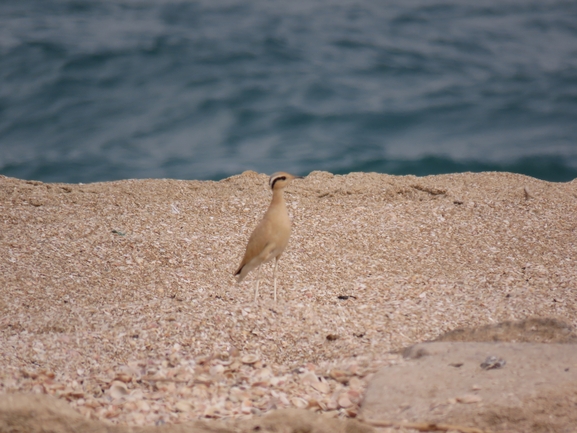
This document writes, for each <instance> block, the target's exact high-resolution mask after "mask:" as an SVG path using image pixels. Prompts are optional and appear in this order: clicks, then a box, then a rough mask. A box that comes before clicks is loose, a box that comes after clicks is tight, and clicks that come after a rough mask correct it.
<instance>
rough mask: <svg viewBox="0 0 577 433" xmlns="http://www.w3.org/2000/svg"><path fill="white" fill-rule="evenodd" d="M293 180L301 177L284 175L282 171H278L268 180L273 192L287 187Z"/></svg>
mask: <svg viewBox="0 0 577 433" xmlns="http://www.w3.org/2000/svg"><path fill="white" fill-rule="evenodd" d="M293 179H303V177H302V176H293V175H292V174H290V173H285V172H284V171H278V172H276V173H274V174H273V175H272V176H271V177H270V178H269V180H268V184H269V185H270V188H271V189H272V190H273V191H274V190H275V189H282V188H284V187H285V186H287V185H288V184H289V183H290V181H291V180H293Z"/></svg>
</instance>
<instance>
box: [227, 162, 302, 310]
mask: <svg viewBox="0 0 577 433" xmlns="http://www.w3.org/2000/svg"><path fill="white" fill-rule="evenodd" d="M293 179H302V177H300V176H293V175H292V174H289V173H284V172H278V173H275V174H273V175H272V176H271V177H270V178H269V185H270V187H271V189H272V200H271V202H270V205H269V207H268V209H267V211H266V213H265V214H264V216H263V217H262V220H261V221H260V222H259V223H258V225H257V226H256V228H255V229H254V231H253V232H252V234H251V235H250V238H249V239H248V244H247V246H246V251H245V253H244V257H243V259H242V262H241V263H240V266H239V267H238V269H237V271H236V272H235V274H234V275H238V280H237V281H238V282H239V283H240V282H241V281H242V280H243V279H244V277H246V275H247V274H248V273H249V272H250V271H252V270H253V269H255V268H259V274H258V276H257V281H256V289H255V292H254V300H255V302H256V300H257V297H258V286H259V283H260V265H262V264H263V263H267V262H269V261H271V260H272V259H275V262H274V270H273V280H274V300H275V302H276V268H277V264H278V259H279V258H280V256H281V254H282V253H283V251H284V250H285V248H286V246H287V244H288V241H289V237H290V234H291V222H290V219H289V216H288V211H287V208H286V202H285V200H284V194H283V190H284V188H285V187H286V186H287V185H288V184H289V183H290V181H291V180H293Z"/></svg>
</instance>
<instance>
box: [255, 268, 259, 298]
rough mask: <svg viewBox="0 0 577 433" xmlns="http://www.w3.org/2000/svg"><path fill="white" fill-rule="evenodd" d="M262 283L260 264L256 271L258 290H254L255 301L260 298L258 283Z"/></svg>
mask: <svg viewBox="0 0 577 433" xmlns="http://www.w3.org/2000/svg"><path fill="white" fill-rule="evenodd" d="M259 284H260V266H259V267H258V270H257V271H256V290H255V291H254V302H256V300H257V298H258V285H259Z"/></svg>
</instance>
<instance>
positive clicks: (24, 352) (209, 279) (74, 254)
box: [0, 172, 577, 425]
mask: <svg viewBox="0 0 577 433" xmlns="http://www.w3.org/2000/svg"><path fill="white" fill-rule="evenodd" d="M267 180H268V176H267V175H265V174H257V173H255V172H245V173H243V174H241V175H238V176H234V177H231V178H228V179H224V180H222V181H219V182H210V181H179V180H126V181H118V182H106V183H95V184H85V185H82V184H45V183H41V182H33V181H24V180H18V179H13V178H7V177H2V176H0V251H1V252H2V254H0V270H1V272H0V364H1V365H2V368H0V393H13V392H18V391H23V392H30V393H37V394H51V395H55V396H57V397H58V398H60V399H62V400H64V401H66V402H68V403H69V404H70V406H71V407H72V408H74V410H77V411H79V412H80V413H82V414H83V415H85V416H86V417H87V418H90V419H99V420H107V421H108V422H112V423H119V424H128V425H154V424H158V423H177V422H184V421H189V420H196V419H207V418H211V419H238V418H250V417H254V416H257V415H261V414H264V413H267V412H268V411H270V410H271V409H275V408H282V407H302V408H312V409H314V410H317V411H319V412H323V413H327V414H328V416H334V417H341V418H343V417H344V418H350V417H355V416H356V411H357V409H358V405H359V402H360V401H361V399H362V394H363V391H364V389H365V387H366V383H367V381H368V380H370V377H371V374H373V373H374V372H375V371H376V369H377V368H379V367H380V366H383V365H387V364H388V363H401V362H403V360H402V358H401V356H400V355H399V354H397V353H396V351H398V350H400V349H403V348H405V347H407V346H410V345H412V344H415V343H417V342H421V341H426V340H433V339H436V338H438V337H439V336H441V335H443V334H445V333H447V332H449V331H452V330H454V329H457V328H461V327H479V326H484V325H491V324H496V323H499V322H503V321H511V320H522V319H527V318H555V319H559V320H562V321H564V322H565V323H567V324H569V325H571V326H573V327H575V326H576V325H577V311H576V307H577V291H576V290H577V266H576V261H577V181H576V180H574V181H572V182H568V183H549V182H545V181H541V180H537V179H534V178H530V177H526V176H522V175H516V174H510V173H476V174H474V173H461V174H451V175H440V176H429V177H415V176H402V177H400V176H389V175H384V174H375V173H352V174H349V175H345V176H334V175H332V174H330V173H327V172H313V173H311V174H309V175H308V176H307V177H306V178H305V179H303V180H299V181H295V182H293V183H292V184H291V185H290V186H289V188H288V189H287V191H286V193H285V196H286V200H287V204H288V208H289V213H290V214H291V218H292V221H293V229H292V237H291V240H290V242H289V246H288V248H287V250H286V252H285V253H284V255H283V256H282V258H281V260H280V262H279V270H278V281H279V301H278V302H277V303H274V302H273V300H272V264H267V265H265V266H264V267H263V269H262V275H263V280H262V283H261V289H260V299H259V301H258V303H256V304H255V303H254V302H253V299H252V298H253V289H254V283H255V278H256V273H251V274H250V275H249V276H248V277H247V279H246V280H245V282H243V283H242V284H240V285H237V284H236V283H235V280H234V278H233V273H234V271H235V270H236V268H237V266H238V264H239V262H240V259H241V258H242V254H243V253H244V248H245V245H246V241H247V240H248V236H249V235H250V233H251V231H252V229H253V228H254V227H255V226H256V224H257V223H258V221H259V219H260V218H261V216H262V214H263V213H264V211H265V209H266V207H267V205H268V202H269V200H270V197H271V193H270V191H269V189H268V185H267ZM183 402H184V403H183Z"/></svg>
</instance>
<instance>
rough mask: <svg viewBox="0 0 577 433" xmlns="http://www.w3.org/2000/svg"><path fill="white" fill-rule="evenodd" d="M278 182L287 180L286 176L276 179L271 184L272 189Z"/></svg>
mask: <svg viewBox="0 0 577 433" xmlns="http://www.w3.org/2000/svg"><path fill="white" fill-rule="evenodd" d="M277 180H286V176H279V177H275V178H274V179H273V180H272V183H271V185H270V187H271V188H274V184H275V183H276V181H277Z"/></svg>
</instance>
